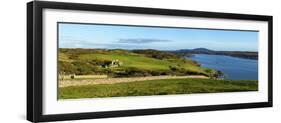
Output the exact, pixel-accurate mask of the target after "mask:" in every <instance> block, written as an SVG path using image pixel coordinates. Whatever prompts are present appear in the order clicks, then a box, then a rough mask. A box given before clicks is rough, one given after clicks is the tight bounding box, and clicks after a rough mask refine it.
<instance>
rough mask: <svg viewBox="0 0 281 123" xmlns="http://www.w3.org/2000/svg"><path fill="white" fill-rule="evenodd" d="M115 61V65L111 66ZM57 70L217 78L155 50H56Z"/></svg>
mask: <svg viewBox="0 0 281 123" xmlns="http://www.w3.org/2000/svg"><path fill="white" fill-rule="evenodd" d="M113 61H117V63H118V64H117V65H112V63H113ZM59 71H60V72H64V73H66V74H76V75H91V74H95V75H101V74H106V75H109V76H111V77H134V76H158V75H205V76H211V75H218V74H219V73H218V72H217V71H216V70H213V69H207V68H202V67H200V65H199V64H198V63H196V62H195V61H192V60H188V59H184V58H183V57H181V56H179V55H176V54H172V53H168V52H163V51H156V50H133V51H130V50H121V49H115V50H106V49H59Z"/></svg>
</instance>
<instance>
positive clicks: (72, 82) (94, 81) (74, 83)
mask: <svg viewBox="0 0 281 123" xmlns="http://www.w3.org/2000/svg"><path fill="white" fill-rule="evenodd" d="M184 78H208V77H206V76H199V75H194V76H149V77H132V78H103V79H92V80H91V79H87V80H63V81H59V87H68V86H77V85H93V84H113V83H123V82H136V81H145V80H159V79H184Z"/></svg>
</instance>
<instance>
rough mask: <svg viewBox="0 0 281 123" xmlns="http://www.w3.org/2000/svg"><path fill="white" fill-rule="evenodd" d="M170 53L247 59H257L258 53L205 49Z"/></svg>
mask: <svg viewBox="0 0 281 123" xmlns="http://www.w3.org/2000/svg"><path fill="white" fill-rule="evenodd" d="M170 52H173V53H178V54H184V55H186V56H191V54H211V55H227V56H233V57H240V58H247V59H258V52H253V51H214V50H210V49H206V48H196V49H181V50H175V51H170Z"/></svg>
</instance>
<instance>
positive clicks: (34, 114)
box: [27, 1, 273, 122]
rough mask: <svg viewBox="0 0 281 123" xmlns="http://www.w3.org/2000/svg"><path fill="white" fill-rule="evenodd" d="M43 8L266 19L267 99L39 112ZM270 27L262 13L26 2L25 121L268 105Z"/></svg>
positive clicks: (270, 75)
mask: <svg viewBox="0 0 281 123" xmlns="http://www.w3.org/2000/svg"><path fill="white" fill-rule="evenodd" d="M45 8H50V9H66V10H86V11H101V12H119V13H137V14H150V15H169V16H188V17H204V18H222V19H239V20H256V21H266V22H268V101H267V102H255V103H241V104H224V105H207V106H188V107H173V108H158V109H139V110H122V111H106V112H92V113H72V114H57V115H44V114H43V113H42V112H43V107H42V106H43V105H42V104H43V95H42V88H43V85H42V72H43V67H42V65H43V64H42V62H43V61H42V45H43V43H42V35H43V34H42V28H43V26H42V17H43V13H42V10H43V9H45ZM272 27H273V17H272V16H265V15H248V14H233V13H217V12H202V11H185V10H171V9H156V8H140V7H125V6H109V5H93V4H80V3H63V2H45V1H36V2H34V1H33V2H29V3H27V120H29V121H32V122H44V121H63V120H78V119H94V118H107V117H123V116H137V115H154V114H169V113H184V112H199V111H213V110H229V109H245V108H258V107H272V106H273V96H272V92H273V91H272V67H273V66H272V60H273V58H272V54H273V53H272V52H273V50H272V48H273V47H272V45H273V44H272V42H273V41H272V40H273V39H272V37H273V33H272Z"/></svg>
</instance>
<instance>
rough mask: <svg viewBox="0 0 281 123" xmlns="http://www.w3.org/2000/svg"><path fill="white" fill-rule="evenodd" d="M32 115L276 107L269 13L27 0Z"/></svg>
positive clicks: (75, 116)
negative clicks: (248, 13)
mask: <svg viewBox="0 0 281 123" xmlns="http://www.w3.org/2000/svg"><path fill="white" fill-rule="evenodd" d="M27 50H28V51H27V60H28V61H27V69H28V71H27V119H28V120H29V121H33V122H43V121H57V120H77V119H91V118H106V117H122V116H136V115H152V114H168V113H183V112H197V111H212V110H227V109H242V108H258V107H271V106H272V16H266V15H247V14H233V13H216V12H202V11H185V10H171V9H158V8H140V7H126V6H109V5H94V4H81V3H61V2H45V1H36V2H30V3H28V4H27Z"/></svg>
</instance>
